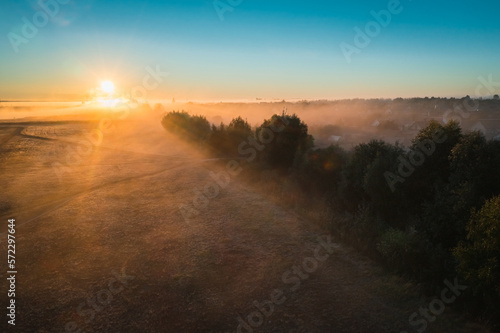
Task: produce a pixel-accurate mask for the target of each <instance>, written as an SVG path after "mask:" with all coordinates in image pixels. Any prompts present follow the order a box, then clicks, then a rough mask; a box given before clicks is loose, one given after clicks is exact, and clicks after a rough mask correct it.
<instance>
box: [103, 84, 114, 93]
mask: <svg viewBox="0 0 500 333" xmlns="http://www.w3.org/2000/svg"><path fill="white" fill-rule="evenodd" d="M101 89H102V91H103V92H105V93H106V94H112V93H114V92H115V85H114V84H113V82H111V81H102V82H101Z"/></svg>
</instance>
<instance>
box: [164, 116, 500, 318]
mask: <svg viewBox="0 0 500 333" xmlns="http://www.w3.org/2000/svg"><path fill="white" fill-rule="evenodd" d="M162 124H163V126H164V127H165V129H167V130H168V131H170V132H173V133H175V134H177V135H180V136H182V137H184V138H185V139H187V140H190V141H192V142H194V143H196V144H198V145H201V146H202V147H204V148H206V149H208V150H210V151H211V152H212V153H214V154H217V155H219V156H238V157H241V158H245V159H247V160H248V161H250V160H251V161H252V162H253V161H255V163H253V165H254V166H255V168H256V169H257V170H275V171H276V172H278V173H279V174H280V175H282V177H285V179H286V181H287V182H291V183H293V184H295V185H296V188H298V189H300V192H302V193H306V194H307V197H309V198H314V199H315V200H324V202H325V203H326V205H327V206H328V207H329V216H330V217H329V219H330V221H329V226H330V227H331V232H332V233H333V234H335V235H336V236H337V237H338V238H339V239H341V240H342V241H344V242H345V243H347V244H349V245H351V246H353V247H356V248H357V249H358V250H360V251H362V252H363V253H365V254H367V255H369V256H371V257H372V258H374V259H376V260H378V261H380V262H381V263H382V264H384V265H386V266H387V267H388V268H390V269H392V270H394V271H397V272H399V273H400V274H403V275H405V276H408V277H411V278H413V279H415V280H416V281H419V282H420V283H421V284H422V285H423V286H424V287H426V289H427V291H428V292H430V293H435V292H440V290H442V288H443V280H444V279H450V278H454V277H458V278H459V281H461V283H462V284H465V285H467V287H468V288H467V290H466V291H465V294H464V295H462V296H461V297H460V300H457V302H456V305H458V306H460V307H461V308H463V310H465V311H466V312H468V313H471V314H474V315H476V316H480V317H483V318H484V319H493V318H498V315H499V314H500V311H499V310H498V309H499V305H500V142H498V141H488V140H486V139H485V137H484V136H483V135H482V134H481V133H480V132H468V133H463V132H462V129H461V128H460V126H459V125H458V123H455V122H449V123H448V124H446V125H442V124H440V123H437V122H430V123H429V124H428V126H427V127H426V128H424V129H422V130H421V131H420V132H419V133H418V135H417V136H416V137H415V138H414V139H413V141H412V144H411V146H410V147H403V146H401V145H399V144H395V145H393V144H389V143H386V142H383V141H375V140H374V141H370V142H368V143H363V144H359V145H357V146H355V147H354V148H353V149H352V150H350V151H346V150H343V149H342V148H340V147H338V146H330V147H328V148H325V149H316V148H314V139H313V137H312V136H311V135H309V134H308V127H307V125H306V124H305V123H304V122H302V121H301V120H300V118H299V117H297V116H296V115H288V114H286V113H283V114H281V115H274V116H273V117H271V118H270V119H268V120H265V121H264V122H263V123H262V124H261V125H260V126H258V127H257V128H255V129H252V128H251V126H250V125H249V124H248V123H247V121H245V120H244V119H242V118H241V117H238V118H235V119H233V120H232V121H231V123H230V124H229V125H227V126H226V125H224V124H220V125H218V126H216V125H211V124H210V123H209V122H208V121H207V120H206V119H205V118H204V117H203V116H191V115H189V114H188V113H186V112H171V113H168V114H166V115H165V116H164V118H163V120H162ZM251 147H253V148H254V149H253V150H252V149H249V148H251ZM252 157H253V159H251V158H252ZM280 179H283V178H280Z"/></svg>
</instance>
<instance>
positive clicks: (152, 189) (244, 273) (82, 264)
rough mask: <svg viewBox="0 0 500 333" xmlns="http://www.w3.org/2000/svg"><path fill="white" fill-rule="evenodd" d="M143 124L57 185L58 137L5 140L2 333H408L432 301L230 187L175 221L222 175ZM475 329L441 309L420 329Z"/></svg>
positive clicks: (237, 184)
mask: <svg viewBox="0 0 500 333" xmlns="http://www.w3.org/2000/svg"><path fill="white" fill-rule="evenodd" d="M154 124H155V123H151V122H145V123H140V122H137V123H136V125H134V126H133V127H131V125H130V123H127V124H123V127H121V128H118V130H117V131H116V132H114V133H109V134H107V135H106V137H105V138H104V142H103V147H109V148H110V149H96V150H95V151H94V152H93V154H91V155H90V156H88V157H86V159H85V160H84V161H83V162H82V163H80V164H78V165H73V166H71V168H72V172H71V173H69V174H68V176H67V178H64V179H63V180H62V181H59V180H58V179H57V177H55V176H54V173H53V170H52V168H51V162H53V161H61V160H64V154H66V153H67V152H66V146H64V144H65V143H61V140H66V139H65V138H61V140H59V139H57V140H56V139H54V138H53V140H40V139H37V138H36V137H35V136H38V135H34V134H29V136H26V135H25V136H22V135H20V133H21V132H18V133H17V135H16V136H12V137H11V138H10V139H9V141H7V142H5V143H4V145H3V146H2V147H3V148H4V149H6V152H4V153H3V155H2V159H1V162H0V169H1V170H2V173H1V174H0V181H1V182H2V184H5V186H4V192H3V195H4V197H3V198H5V199H3V198H2V200H8V202H9V204H10V206H11V209H10V210H9V211H8V212H6V213H5V214H3V215H4V218H6V217H7V216H9V217H15V218H16V219H17V223H18V224H19V225H22V226H21V227H19V229H18V230H17V234H16V235H17V241H18V243H17V244H18V254H17V263H18V271H19V274H18V278H19V281H18V286H17V289H18V295H17V302H18V303H17V304H18V322H17V324H16V329H15V330H13V332H65V331H67V332H78V331H80V332H245V333H249V332H290V333H291V332H295V333H299V332H300V333H305V332H341V333H342V332H401V331H402V330H407V331H408V332H414V331H412V330H411V327H410V325H409V322H408V317H409V316H410V315H411V314H412V313H413V312H415V311H418V309H419V307H420V306H422V305H424V306H425V305H428V303H429V301H430V300H426V299H420V297H419V296H418V293H417V292H416V291H417V289H416V287H415V286H414V285H412V284H411V283H408V282H406V281H404V280H402V279H398V278H396V277H394V276H391V275H388V274H386V273H384V272H383V271H381V270H380V268H378V267H377V266H376V265H374V264H373V263H372V262H370V261H369V260H367V259H365V258H363V257H360V256H358V255H356V254H355V253H353V252H352V251H350V250H348V249H346V248H345V247H343V246H341V245H340V244H337V243H335V242H334V241H333V240H331V241H329V240H328V238H327V236H328V235H327V234H325V232H324V231H322V230H320V229H319V228H317V227H315V226H314V225H313V224H311V223H310V222H308V221H306V220H305V219H303V218H301V217H300V216H298V215H297V214H296V213H294V212H291V211H288V210H287V209H284V208H283V207H280V206H277V205H275V204H273V203H272V202H270V201H269V200H267V199H266V196H265V195H264V194H263V193H260V192H259V190H257V189H256V188H253V187H252V186H251V185H248V184H245V183H244V182H242V181H241V180H240V179H238V178H234V177H233V178H231V181H230V183H229V185H227V187H225V188H224V189H220V190H219V193H218V195H217V196H216V197H215V198H213V199H211V200H209V202H208V205H207V206H206V207H204V208H198V212H199V214H198V215H197V216H195V217H193V218H191V219H189V220H187V221H186V220H185V219H184V217H183V215H182V214H181V212H180V211H179V207H180V206H190V205H192V204H193V200H194V199H195V198H196V196H197V193H198V191H199V190H203V188H204V187H205V185H210V184H212V185H213V184H214V180H213V179H212V178H211V176H210V173H211V172H213V173H215V174H217V173H219V172H221V171H222V170H223V168H224V164H223V163H221V161H214V160H212V159H208V158H206V157H204V156H202V155H200V154H199V153H197V152H196V151H194V150H193V149H192V148H190V147H188V146H186V145H185V144H182V143H181V142H179V141H177V140H176V139H174V138H172V137H169V136H167V135H165V133H163V130H162V129H161V128H160V127H159V126H156V127H155V125H154ZM61 126H63V127H64V126H66V127H64V128H63V127H61V128H58V127H57V126H55V127H54V128H53V130H54V131H55V132H57V131H63V130H64V131H68V133H69V131H70V130H73V129H74V128H70V129H68V127H67V126H77V125H68V124H65V125H61ZM78 126H79V125H78ZM145 129H147V130H145ZM68 140H69V139H68ZM69 141H72V140H69ZM73 142H74V141H73ZM61 145H62V146H61ZM120 147H126V149H120ZM115 148H116V149H115ZM214 193H215V192H214ZM30 219H31V222H30V223H27V222H28V221H30ZM23 223H24V224H23ZM328 244H330V245H328ZM1 248H2V251H5V243H2V244H1ZM294 266H297V267H294ZM1 288H6V285H5V282H2V285H1ZM2 290H5V289H2ZM268 300H274V301H275V303H274V304H273V305H272V306H271V305H269V302H267V301H268ZM258 308H260V310H258ZM3 324H4V323H2V325H3ZM483 331H484V330H482V328H480V327H478V326H474V325H473V324H470V323H466V322H464V321H462V320H460V318H459V317H458V316H457V315H455V314H454V313H453V312H452V311H450V309H447V310H446V311H445V312H444V313H443V314H441V315H440V316H439V317H437V319H436V320H435V321H434V322H432V323H429V325H428V327H427V328H426V332H483Z"/></svg>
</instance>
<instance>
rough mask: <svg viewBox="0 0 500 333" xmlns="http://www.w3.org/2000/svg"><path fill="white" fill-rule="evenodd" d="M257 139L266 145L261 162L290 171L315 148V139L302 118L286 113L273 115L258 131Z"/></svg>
mask: <svg viewBox="0 0 500 333" xmlns="http://www.w3.org/2000/svg"><path fill="white" fill-rule="evenodd" d="M256 137H257V139H258V140H259V141H260V143H262V144H263V145H265V149H264V150H263V151H262V153H261V161H262V162H264V163H265V164H267V165H269V166H271V167H273V168H277V169H281V170H289V169H290V168H291V167H293V165H294V163H295V161H296V160H297V159H300V158H301V157H302V156H303V154H304V153H305V152H307V151H308V150H309V149H310V148H312V147H313V142H314V141H313V137H312V136H311V135H309V134H308V127H307V125H306V124H305V123H304V122H303V121H301V120H300V118H299V117H298V116H297V115H295V114H293V115H291V116H290V115H287V114H285V112H283V114H282V115H281V116H278V115H276V114H275V115H273V116H272V117H271V119H267V120H265V121H264V122H263V123H262V125H260V126H259V127H258V128H257V130H256Z"/></svg>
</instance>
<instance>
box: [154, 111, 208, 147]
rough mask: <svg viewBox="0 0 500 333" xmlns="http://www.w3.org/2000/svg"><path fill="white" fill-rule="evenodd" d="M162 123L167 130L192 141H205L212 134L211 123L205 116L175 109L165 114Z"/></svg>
mask: <svg viewBox="0 0 500 333" xmlns="http://www.w3.org/2000/svg"><path fill="white" fill-rule="evenodd" d="M161 123H162V125H163V127H164V128H165V129H166V130H167V131H169V132H171V133H173V134H176V135H178V136H181V137H184V138H186V139H188V140H191V141H196V142H203V141H205V140H207V139H208V137H209V136H210V130H211V129H210V123H209V122H208V121H207V119H206V118H205V117H203V116H191V115H189V114H188V113H187V112H184V111H181V112H178V111H173V112H169V113H167V114H166V115H165V116H163V119H162V122H161Z"/></svg>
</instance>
